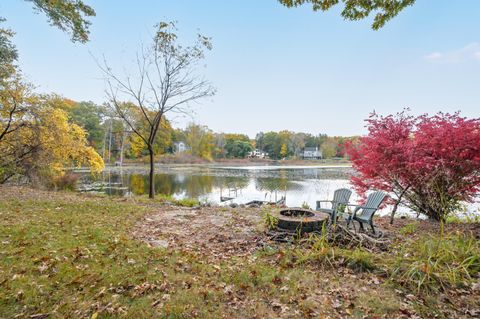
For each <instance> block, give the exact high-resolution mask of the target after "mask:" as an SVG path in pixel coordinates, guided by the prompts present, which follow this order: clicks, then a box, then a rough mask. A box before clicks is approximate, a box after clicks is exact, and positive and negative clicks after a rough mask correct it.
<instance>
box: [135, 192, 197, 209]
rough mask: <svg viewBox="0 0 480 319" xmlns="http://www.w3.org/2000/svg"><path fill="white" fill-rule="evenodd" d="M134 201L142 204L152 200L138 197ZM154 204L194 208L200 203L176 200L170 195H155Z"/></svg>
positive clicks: (184, 199) (194, 200)
mask: <svg viewBox="0 0 480 319" xmlns="http://www.w3.org/2000/svg"><path fill="white" fill-rule="evenodd" d="M136 200H139V201H140V202H142V203H149V202H151V201H152V199H150V198H148V197H147V196H143V197H138V198H136ZM153 201H154V202H156V203H165V204H166V203H169V204H172V205H175V206H182V207H195V206H200V201H199V200H198V199H194V198H182V199H176V198H175V197H173V196H172V195H165V194H157V195H155V198H154V199H153Z"/></svg>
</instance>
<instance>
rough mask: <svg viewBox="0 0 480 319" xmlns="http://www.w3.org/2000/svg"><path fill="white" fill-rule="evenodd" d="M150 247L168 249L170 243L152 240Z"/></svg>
mask: <svg viewBox="0 0 480 319" xmlns="http://www.w3.org/2000/svg"><path fill="white" fill-rule="evenodd" d="M150 245H152V246H153V247H158V248H168V241H166V240H163V239H157V240H152V241H150Z"/></svg>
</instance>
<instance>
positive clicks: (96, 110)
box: [66, 101, 105, 151]
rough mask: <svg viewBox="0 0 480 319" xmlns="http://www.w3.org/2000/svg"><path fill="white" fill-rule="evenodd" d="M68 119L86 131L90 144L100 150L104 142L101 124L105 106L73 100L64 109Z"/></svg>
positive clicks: (103, 131) (103, 129)
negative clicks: (73, 101)
mask: <svg viewBox="0 0 480 319" xmlns="http://www.w3.org/2000/svg"><path fill="white" fill-rule="evenodd" d="M66 111H67V113H68V115H69V118H70V120H71V121H72V122H73V123H75V124H77V125H79V126H81V127H82V128H83V129H84V130H85V131H86V132H87V139H88V142H89V144H90V146H92V147H94V148H95V149H96V150H97V151H100V150H101V149H102V147H103V144H104V139H105V128H104V127H103V126H102V122H103V119H104V117H105V108H104V107H103V106H101V105H97V104H95V103H93V102H85V101H84V102H78V103H77V102H75V103H73V105H71V106H69V107H68V108H67V109H66Z"/></svg>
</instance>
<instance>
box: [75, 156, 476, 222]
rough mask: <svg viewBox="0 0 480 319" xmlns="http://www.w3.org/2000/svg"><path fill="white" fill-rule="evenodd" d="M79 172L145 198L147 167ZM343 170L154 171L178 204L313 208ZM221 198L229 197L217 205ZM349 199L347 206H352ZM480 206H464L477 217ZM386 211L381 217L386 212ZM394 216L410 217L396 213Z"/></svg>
mask: <svg viewBox="0 0 480 319" xmlns="http://www.w3.org/2000/svg"><path fill="white" fill-rule="evenodd" d="M79 172H80V180H79V190H80V191H83V192H101V193H106V194H110V195H119V196H134V195H145V194H148V168H147V167H146V166H126V167H125V166H124V167H107V168H106V169H105V171H104V172H103V173H102V174H101V175H100V176H97V177H96V178H94V177H92V176H91V175H90V174H89V173H88V172H86V171H79ZM353 173H354V171H353V169H352V168H351V167H348V166H222V165H160V166H157V167H156V175H155V190H156V193H157V194H164V195H169V196H173V197H174V198H177V199H182V198H195V199H198V200H199V201H200V202H202V203H206V202H208V203H212V204H221V205H228V204H231V203H237V204H244V203H247V202H249V201H253V200H267V201H277V200H280V199H281V197H282V196H285V201H286V205H287V206H290V207H293V206H302V205H304V204H307V205H308V206H310V207H311V208H315V203H316V201H317V200H321V199H331V198H332V197H333V192H334V191H335V190H336V189H337V188H341V187H347V188H351V185H350V183H349V176H350V175H351V174H353ZM221 198H223V199H226V198H232V199H231V200H228V201H222V200H221ZM357 199H358V198H357V196H356V195H355V194H354V195H352V198H351V202H352V203H355V202H356V201H357ZM479 206H480V205H479V203H478V202H477V203H475V204H473V205H469V209H468V210H469V211H470V212H477V210H478V209H479ZM389 210H390V208H387V209H385V210H384V211H383V212H382V213H387V212H388V211H389ZM399 213H409V210H408V209H407V208H400V209H399Z"/></svg>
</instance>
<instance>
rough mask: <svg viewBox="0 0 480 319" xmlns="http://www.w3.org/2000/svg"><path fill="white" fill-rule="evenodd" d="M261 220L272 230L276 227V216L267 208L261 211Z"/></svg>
mask: <svg viewBox="0 0 480 319" xmlns="http://www.w3.org/2000/svg"><path fill="white" fill-rule="evenodd" d="M263 222H264V224H265V227H266V228H267V229H269V230H273V229H276V228H277V225H278V218H277V217H276V216H274V215H272V214H271V213H270V212H269V211H268V210H264V211H263Z"/></svg>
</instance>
